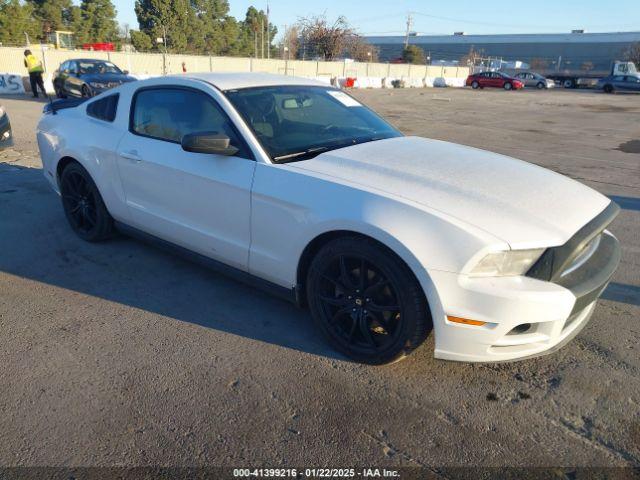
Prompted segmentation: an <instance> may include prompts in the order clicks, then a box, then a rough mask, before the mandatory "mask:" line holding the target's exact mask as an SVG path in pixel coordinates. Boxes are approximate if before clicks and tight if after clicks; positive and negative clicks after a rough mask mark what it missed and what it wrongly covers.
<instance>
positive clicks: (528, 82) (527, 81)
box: [514, 72, 556, 89]
mask: <svg viewBox="0 0 640 480" xmlns="http://www.w3.org/2000/svg"><path fill="white" fill-rule="evenodd" d="M514 77H515V78H517V79H518V80H521V81H522V82H523V83H524V86H525V87H534V88H538V89H543V88H553V87H555V86H556V84H555V82H554V81H553V80H550V79H548V78H545V77H543V76H542V75H540V74H538V73H533V72H520V73H516V74H515V75H514Z"/></svg>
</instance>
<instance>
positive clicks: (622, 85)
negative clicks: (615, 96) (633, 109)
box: [612, 75, 627, 90]
mask: <svg viewBox="0 0 640 480" xmlns="http://www.w3.org/2000/svg"><path fill="white" fill-rule="evenodd" d="M624 79H625V77H624V75H616V76H615V77H613V81H612V83H613V88H615V89H616V90H626V88H627V85H626V82H625V81H624Z"/></svg>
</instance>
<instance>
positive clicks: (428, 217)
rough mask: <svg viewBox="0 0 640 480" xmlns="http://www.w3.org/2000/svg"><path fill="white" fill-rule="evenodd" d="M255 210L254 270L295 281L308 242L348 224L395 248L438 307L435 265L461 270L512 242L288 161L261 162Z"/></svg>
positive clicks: (348, 227)
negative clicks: (477, 257)
mask: <svg viewBox="0 0 640 480" xmlns="http://www.w3.org/2000/svg"><path fill="white" fill-rule="evenodd" d="M251 216H252V219H251V249H250V254H249V269H250V272H251V273H252V274H255V275H257V276H260V277H263V278H265V279H267V280H269V281H272V282H274V283H276V284H278V285H281V286H284V287H286V288H293V287H294V286H295V285H296V284H297V273H298V265H299V262H300V260H301V258H302V255H303V252H304V251H305V249H306V247H307V245H309V244H310V243H311V242H312V241H313V240H314V239H316V238H317V237H318V236H320V235H323V234H326V233H328V232H335V231H345V230H346V231H351V232H355V233H359V234H362V235H366V236H368V237H371V238H373V239H375V240H377V241H379V242H380V243H382V244H383V245H385V246H387V247H388V248H390V249H391V250H392V251H394V252H395V253H396V254H397V255H398V256H399V257H400V258H401V259H402V260H403V261H404V262H405V263H406V264H407V265H408V266H409V268H410V269H411V270H412V272H413V273H414V275H415V276H416V278H417V279H418V281H419V282H420V285H421V286H422V288H423V290H424V291H425V294H426V296H427V298H428V300H429V302H430V304H431V306H432V309H440V310H441V307H440V302H439V299H438V296H437V292H436V290H435V287H434V285H433V282H432V280H431V277H430V275H429V271H430V270H436V271H447V272H460V271H461V270H462V268H463V266H464V265H465V264H466V263H467V262H468V260H469V259H470V258H471V257H472V256H473V255H475V254H477V253H478V252H479V251H482V250H485V249H489V248H508V245H506V244H505V243H504V242H503V241H501V240H499V239H497V238H495V237H493V236H491V235H490V234H488V233H487V232H485V231H483V230H480V229H478V228H476V227H473V226H470V225H468V224H465V223H463V222H461V221H458V220H456V219H454V218H448V217H447V216H445V215H444V214H442V213H441V212H437V211H429V210H428V209H426V207H424V206H423V205H419V204H416V203H413V202H411V201H408V200H405V199H400V198H394V197H391V196H389V195H387V194H384V193H382V192H378V191H371V190H366V189H364V188H363V187H361V186H352V185H345V184H342V183H337V182H335V181H333V180H332V179H328V178H323V177H322V175H320V174H313V173H312V174H310V173H308V172H306V171H303V170H299V169H295V168H290V167H288V166H287V165H267V164H258V165H257V168H256V172H255V177H254V184H253V192H252V214H251Z"/></svg>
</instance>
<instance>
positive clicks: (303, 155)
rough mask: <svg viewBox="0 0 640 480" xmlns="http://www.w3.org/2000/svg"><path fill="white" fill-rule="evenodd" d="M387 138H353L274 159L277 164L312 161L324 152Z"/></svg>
mask: <svg viewBox="0 0 640 480" xmlns="http://www.w3.org/2000/svg"><path fill="white" fill-rule="evenodd" d="M385 138H388V137H385V136H369V137H360V138H353V139H347V140H344V141H342V142H340V143H335V144H333V145H325V146H323V147H315V148H309V149H307V150H303V151H301V152H295V153H288V154H287V155H280V156H279V157H274V158H273V159H274V160H275V161H276V162H279V161H281V160H294V159H295V160H304V159H307V160H308V159H310V158H313V157H315V156H317V155H319V154H320V153H324V152H328V151H331V150H338V149H340V148H345V147H351V146H353V145H358V144H360V143H367V142H375V141H377V140H384V139H385Z"/></svg>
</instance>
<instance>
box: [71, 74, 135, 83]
mask: <svg viewBox="0 0 640 480" xmlns="http://www.w3.org/2000/svg"><path fill="white" fill-rule="evenodd" d="M80 78H81V79H82V80H84V81H85V82H100V83H112V82H119V83H125V82H132V81H134V80H135V78H133V77H130V76H129V75H125V74H124V73H87V74H85V75H80Z"/></svg>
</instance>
